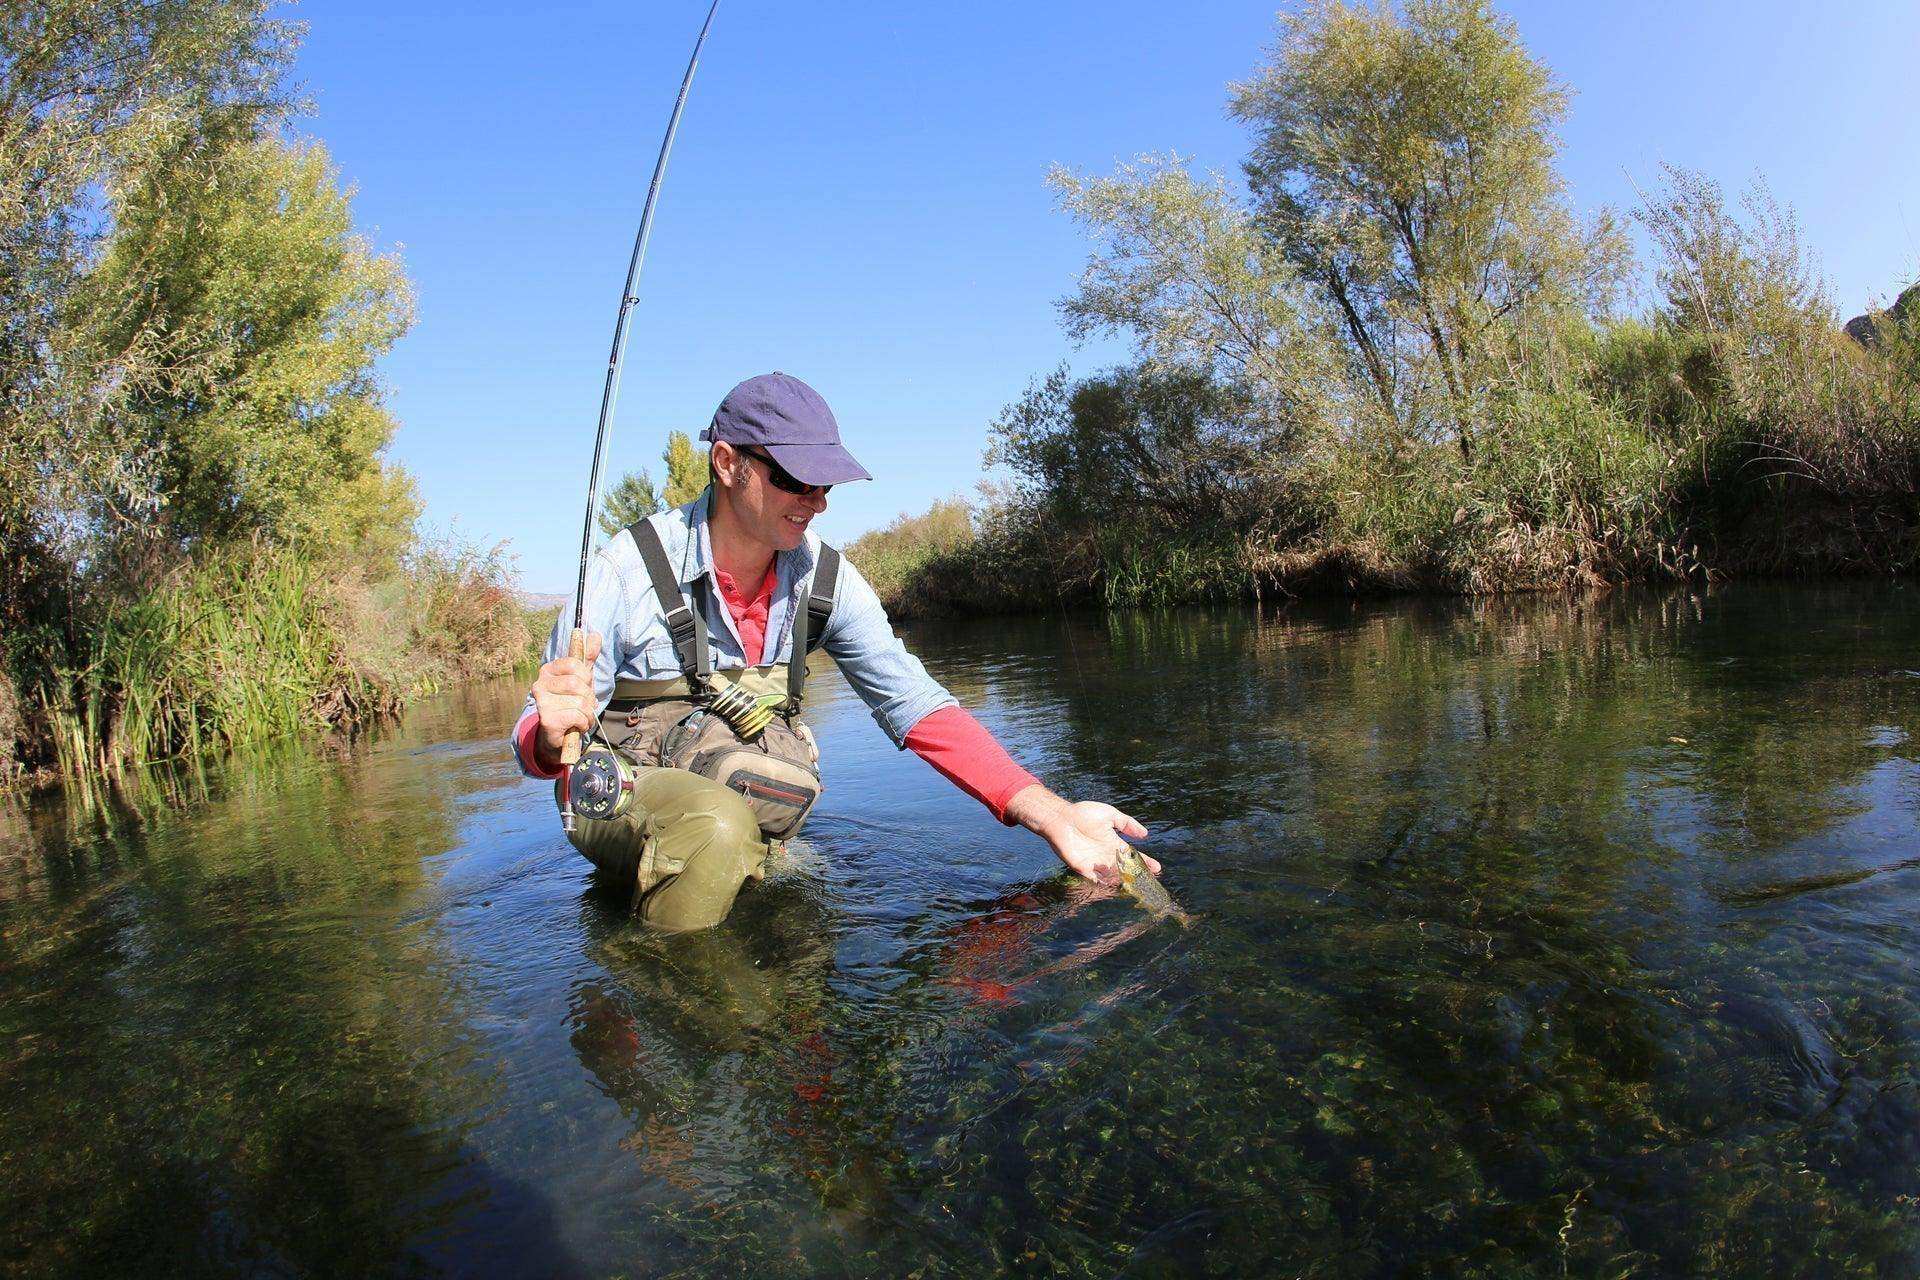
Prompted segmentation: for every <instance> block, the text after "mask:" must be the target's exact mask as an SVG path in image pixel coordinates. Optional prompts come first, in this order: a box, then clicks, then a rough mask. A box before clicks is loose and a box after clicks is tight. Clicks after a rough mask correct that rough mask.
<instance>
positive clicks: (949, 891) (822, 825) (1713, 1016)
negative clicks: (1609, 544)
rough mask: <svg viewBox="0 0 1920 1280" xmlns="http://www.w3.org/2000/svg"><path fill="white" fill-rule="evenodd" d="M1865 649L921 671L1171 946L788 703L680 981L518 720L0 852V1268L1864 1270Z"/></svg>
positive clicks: (485, 715)
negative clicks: (512, 768) (1138, 855)
mask: <svg viewBox="0 0 1920 1280" xmlns="http://www.w3.org/2000/svg"><path fill="white" fill-rule="evenodd" d="M1911 600H1912V597H1911V593H1909V592H1907V591H1905V590H1904V589H1898V588H1847V589H1838V588H1835V589H1826V588H1819V589H1809V588H1797V589H1790V590H1789V589H1777V590H1776V589H1759V588H1744V589H1740V590H1729V591H1722V592H1716V593H1714V594H1712V595H1709V596H1688V595H1685V594H1677V595H1650V594H1638V593H1620V594H1616V595H1614V596H1611V597H1607V598H1603V599H1598V600H1586V601H1570V600H1563V599H1559V598H1552V599H1542V600H1523V601H1455V602H1443V603H1430V602H1421V603H1407V604H1394V605H1388V606H1358V605H1351V604H1346V603H1336V604H1322V605H1313V606H1307V605H1298V606H1294V607H1291V608H1288V609H1286V610H1283V611H1279V612H1274V611H1271V610H1269V611H1265V612H1254V611H1245V610H1243V611H1230V610H1217V611H1206V612H1198V611H1194V612H1177V613H1163V614H1152V613H1137V614H1116V615H1106V616H1067V617H1053V618H1040V619H1029V620H1019V621H1004V620H1003V621H995V622H991V623H978V624H966V625H959V626H954V627H951V628H947V629H944V630H942V631H940V632H939V633H937V634H934V633H929V634H926V635H922V636H918V637H916V638H915V647H916V649H917V651H918V652H920V653H921V654H922V655H923V656H924V657H925V659H926V661H927V663H928V665H929V667H930V669H932V670H933V671H935V673H936V674H938V675H939V676H940V677H941V678H942V679H943V680H945V681H946V682H947V683H949V684H950V685H951V686H952V687H953V688H954V689H955V690H956V692H958V693H959V694H960V695H961V696H962V698H963V699H964V700H966V701H967V702H968V703H969V704H970V705H971V706H974V707H975V708H976V709H977V710H978V712H979V714H980V715H981V716H982V718H983V719H985V720H986V721H987V722H988V723H989V724H990V725H991V726H992V727H993V728H994V729H995V731H996V733H998V734H999V735H1000V736H1001V737H1002V738H1003V739H1004V740H1005V741H1006V742H1007V743H1008V745H1009V746H1010V748H1011V749H1012V750H1013V751H1014V752H1015V754H1016V755H1017V756H1019V757H1020V758H1021V759H1022V760H1023V761H1026V762H1028V763H1031V764H1033V765H1034V766H1035V767H1036V768H1037V769H1038V771H1040V772H1041V773H1042V774H1043V776H1046V777H1047V778H1048V780H1049V781H1050V782H1052V783H1053V784H1055V785H1056V787H1057V788H1058V789H1059V790H1062V791H1065V792H1070V793H1076V794H1085V795H1101V796H1110V797H1112V798H1114V799H1116V800H1117V801H1119V802H1121V803H1122V804H1123V805H1124V806H1125V807H1127V808H1129V809H1130V810H1131V811H1133V812H1135V813H1136V814H1138V815H1139V816H1140V817H1142V818H1143V819H1145V820H1146V821H1147V823H1148V825H1149V826H1151V827H1153V828H1155V830H1156V837H1155V840H1154V842H1153V848H1154V851H1155V852H1156V854H1157V855H1158V856H1160V857H1161V858H1162V859H1163V860H1164V861H1165V863H1166V866H1167V877H1168V882H1169V887H1170V888H1171V889H1172V891H1173V892H1174V895H1175V896H1176V897H1177V898H1178V899H1179V900H1180V901H1181V902H1182V904H1183V905H1185V906H1186V907H1188V908H1189V909H1191V910H1193V911H1195V912H1196V913H1197V914H1198V915H1199V916H1200V919H1199V921H1198V922H1197V923H1196V924H1195V925H1194V927H1192V928H1191V929H1181V928H1179V927H1177V926H1173V925H1171V924H1166V923H1159V924H1155V923H1153V922H1151V921H1148V920H1147V919H1145V918H1144V917H1142V916H1141V914H1140V913H1139V912H1138V910H1137V909H1135V908H1134V907H1133V906H1132V905H1131V904H1130V903H1129V902H1127V901H1126V900H1124V899H1115V898H1112V897H1110V896H1103V895H1101V894H1099V893H1096V892H1093V891H1091V890H1090V888H1089V887H1088V886H1085V885H1081V884H1078V883H1076V882H1073V881H1071V880H1069V879H1067V878H1065V877H1061V876H1058V875H1055V874H1052V872H1053V864H1052V863H1051V861H1050V859H1048V858H1047V857H1046V855H1045V851H1044V850H1043V849H1038V848H1037V847H1036V846H1035V845H1034V843H1033V842H1032V841H1031V840H1030V839H1029V838H1027V837H1025V836H1023V835H1020V834H1017V833H1003V832H1001V831H1000V830H999V829H998V828H995V827H993V826H992V824H991V823H989V822H988V821H987V820H986V819H984V818H983V817H982V815H980V813H979V811H978V810H977V808H975V807H971V806H970V802H967V801H965V800H964V798H962V797H958V796H956V795H954V794H952V793H951V792H949V791H947V790H945V789H944V784H942V783H940V781H939V780H938V779H937V778H934V777H933V776H932V775H931V774H930V773H928V772H926V771H925V770H923V769H921V768H920V766H918V765H917V764H916V763H914V762H912V761H911V760H903V758H901V757H900V756H898V755H897V754H896V753H894V752H893V751H892V749H891V747H890V746H888V745H887V744H884V743H878V742H877V739H876V735H875V734H874V732H873V729H872V725H871V722H870V720H869V719H868V717H867V715H866V713H865V711H864V709H862V708H860V707H858V706H857V705H856V704H855V703H853V702H852V700H851V699H850V697H849V696H848V695H847V694H846V691H845V690H844V689H840V688H838V687H837V685H836V684H835V683H834V682H831V681H825V682H823V685H822V689H821V692H820V694H819V695H818V698H817V701H816V702H815V704H814V712H813V714H814V715H815V716H816V717H817V720H818V723H817V728H818V730H819V732H820V735H821V738H822V741H823V746H824V749H825V753H826V756H827V758H828V760H829V761H830V765H829V775H830V786H829V790H828V792H827V800H826V802H825V803H824V804H823V807H822V810H821V813H820V814H819V816H818V817H817V818H816V819H815V821H814V822H813V823H812V824H811V826H810V828H809V832H810V836H809V841H808V842H806V844H804V845H803V846H802V847H801V849H800V850H799V853H798V855H797V856H796V857H795V858H794V860H793V861H791V862H790V863H788V864H786V865H785V866H783V867H781V868H780V869H778V870H777V871H776V873H775V874H774V875H772V876H771V877H770V878H769V880H768V881H767V882H766V883H765V884H763V885H761V886H758V887H757V888H755V889H754V890H753V891H751V892H749V893H747V894H746V895H744V896H743V897H742V899H741V901H740V904H739V906H738V907H737V908H736V910H735V912H734V915H733V917H732V918H731V919H730V920H729V921H728V922H727V923H726V924H725V925H723V926H722V927H721V928H719V929H716V930H713V931H711V932H709V933H705V934H701V935H697V936H692V937H680V938H670V937H661V936H658V935H652V934H649V933H646V932H645V931H643V930H640V929H637V928H636V927H635V926H634V925H633V924H632V922H631V920H630V919H629V917H628V916H627V913H626V911H625V907H624V904H623V903H620V902H619V901H617V900H614V899H609V898H606V897H604V896H602V895H600V894H598V893H596V892H595V891H593V890H592V889H591V887H590V880H589V878H588V877H587V875H586V869H585V866H584V863H582V862H581V861H580V860H579V859H578V858H577V856H575V855H573V854H572V853H571V851H570V850H569V849H568V848H567V846H566V845H565V843H564V841H563V840H562V839H561V838H560V837H559V835H558V833H557V832H556V831H555V830H554V826H553V819H552V805H551V801H550V799H549V798H548V796H547V795H546V793H545V790H544V789H543V788H541V787H538V786H535V785H533V784H528V783H524V782H521V781H518V780H516V779H515V778H513V777H512V776H511V775H510V774H509V773H508V772H507V771H506V767H505V765H504V763H503V757H504V751H503V748H502V746H501V743H500V738H501V737H502V736H503V734H504V729H505V726H506V724H507V723H508V722H509V721H510V720H511V719H512V717H513V715H514V714H515V713H516V711H517V708H518V703H519V699H520V697H521V694H522V692H523V691H522V690H520V689H519V688H518V687H515V686H505V685H503V686H498V687H491V688H476V689H472V690H465V691H462V692H461V693H460V694H459V695H458V696H456V697H453V698H449V699H447V700H444V701H442V702H440V703H438V704H436V705H434V706H432V707H430V708H426V709H423V711H422V713H421V714H418V715H415V716H413V717H410V718H409V720H408V721H407V722H406V724H404V725H403V726H401V727H399V728H398V729H395V730H388V731H383V732H382V733H378V734H374V735H371V736H370V737H369V738H368V739H366V740H364V741H361V742H357V743H353V744H348V745H346V746H345V747H343V748H341V749H340V750H338V751H336V752H334V753H332V754H324V753H316V752H314V751H313V750H311V749H309V748H297V749H282V750H279V751H277V752H269V753H264V754H263V755H261V756H258V757H250V758H247V759H245V760H242V761H239V762H236V763H235V764H234V765H233V766H231V767H225V766H223V767H220V768H208V769H203V770H200V771H197V772H196V771H194V770H193V769H191V768H187V769H182V770H176V771H173V772H171V773H166V774H161V775H156V780H153V781H151V782H149V783H147V784H143V785H147V786H149V787H150V788H152V789H153V793H152V794H149V795H147V796H145V797H144V798H143V797H141V796H137V795H123V796H121V797H119V798H118V799H116V800H114V801H113V802H112V803H110V804H104V805H99V806H95V807H93V808H91V809H89V808H86V807H85V806H82V805H79V804H74V805H69V806H65V807H62V806H58V805H49V804H45V803H41V802H36V803H35V804H33V805H32V806H29V807H28V808H26V809H24V810H21V809H18V808H15V809H12V810H7V811H4V812H0V1032H4V1039H3V1040H0V1042H3V1043H4V1044H5V1045H6V1048H5V1050H4V1054H5V1057H4V1059H0V1089H4V1091H5V1092H4V1096H5V1099H6V1101H7V1103H8V1105H7V1106H6V1107H5V1108H4V1109H0V1213H4V1214H6V1217H7V1220H8V1221H9V1223H10V1224H12V1226H13V1229H12V1230H11V1231H10V1232H9V1234H8V1236H7V1243H6V1245H5V1246H4V1247H5V1249H6V1250H7V1252H6V1253H5V1254H4V1255H3V1256H4V1259H5V1260H4V1263H0V1265H4V1266H5V1267H6V1268H7V1269H9V1270H12V1271H17V1272H21V1273H33V1274H82V1273H89V1274H90V1273H94V1272H100V1271H122V1272H124V1271H128V1270H149V1271H167V1272H184V1273H189V1274H192V1273H202V1274H232V1273H237V1272H243V1271H245V1272H251V1271H269V1272H276V1273H279V1272H284V1273H290V1274H347V1273H351V1274H416V1273H417V1274H434V1273H445V1274H561V1275H567V1274H580V1275H610V1274H649V1275H663V1276H674V1275H688V1276H691V1275H696V1274H697V1275H702V1276H707V1275H712V1274H715V1273H716V1272H717V1273H722V1274H753V1275H766V1276H774V1275H795V1276H799V1275H911V1274H917V1275H922V1276H936V1275H938V1276H947V1275H951V1276H969V1275H988V1274H1009V1273H1013V1274H1039V1275H1062V1276H1095V1275H1116V1274H1125V1275H1136V1276H1173V1275H1236V1276H1237V1275H1253V1274H1288V1275H1292V1274H1299V1275H1314V1276H1331V1277H1346V1276H1354V1277H1359V1276H1389V1275H1395V1276H1397V1275H1431V1276H1441V1275H1445V1276H1475V1277H1488V1278H1492V1277H1514V1276H1539V1277H1549V1276H1596V1277H1599V1276H1609V1277H1610V1276H1619V1275H1623V1274H1645V1275H1683V1274H1712V1275H1727V1276H1771V1275H1808V1276H1824V1275H1863V1276H1864V1275H1906V1274H1914V1273H1916V1271H1920V1224H1916V1221H1915V1213H1916V1205H1920V1083H1917V1082H1920V1002H1917V1001H1916V998H1915V996H1914V994H1913V983H1912V973H1913V970H1914V966H1915V963H1916V960H1920V929H1917V928H1916V924H1915V920H1914V917H1913V914H1912V911H1911V907H1910V903H1911V891H1912V887H1913V885H1914V884H1915V882H1916V879H1917V878H1920V854H1917V853H1916V850H1915V846H1914V840H1915V832H1916V830H1917V829H1920V759H1916V753H1915V749H1914V746H1913V743H1914V740H1915V734H1916V732H1917V731H1920V681H1916V680H1913V679H1910V678H1908V677H1907V676H1906V675H1904V674H1903V673H1905V672H1910V671H1911V670H1912V669H1913V664H1914V660H1913V654H1914V653H1915V651H1916V650H1920V610H1916V609H1915V608H1914V607H1913V605H1912V603H1911Z"/></svg>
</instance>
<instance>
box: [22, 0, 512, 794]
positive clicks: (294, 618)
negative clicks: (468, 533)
mask: <svg viewBox="0 0 1920 1280" xmlns="http://www.w3.org/2000/svg"><path fill="white" fill-rule="evenodd" d="M266 12H267V9H266V5H265V4H264V3H262V2H258V0H154V2H152V3H145V4H109V5H100V4H78V3H68V2H65V0H36V2H35V3H30V4H24V5H12V6H0V242H4V243H5V244H6V246H7V251H6V253H5V254H0V637H4V641H5V643H4V652H3V653H0V657H3V658H4V675H5V676H6V680H5V682H4V683H5V685H6V687H7V688H8V689H9V690H12V691H15V692H16V693H17V695H18V696H16V697H14V698H13V699H12V701H13V702H14V703H15V704H19V703H24V704H25V705H26V706H28V707H33V706H35V705H39V706H44V707H45V708H47V709H48V710H49V712H50V715H48V716H25V717H22V716H20V715H18V714H17V712H18V709H19V708H18V706H17V705H16V706H15V707H14V714H11V715H9V716H5V717H0V739H4V743H0V773H4V772H11V771H13V767H14V765H15V764H16V763H17V762H18V761H19V760H21V759H24V760H26V761H27V762H28V763H30V764H31V763H44V762H46V761H49V760H55V759H57V761H58V763H59V764H60V765H61V766H63V767H64V768H65V770H67V771H68V772H72V771H75V770H86V769H93V768H102V767H105V768H117V767H119V766H120V765H123V764H125V763H127V762H130V761H134V760H141V759H148V758H153V757H156V756H160V755H168V754H172V753H175V752H179V751H189V750H198V749H203V748H206V747H210V746H223V745H229V744H232V743H235V742H239V741H243V740H246V739H248V738H250V737H256V736H261V735H265V734H271V733H278V732H282V731H284V730H285V729H287V728H288V727H290V726H292V725H294V724H298V723H308V722H312V721H316V720H318V721H331V720H339V719H351V718H354V717H357V716H360V715H363V714H367V713H370V712H373V711H376V710H379V709H382V708H386V707H391V706H392V705H394V704H395V703H396V701H397V700H398V699H400V698H402V697H405V696H407V695H409V694H410V693H413V692H418V691H420V690H422V689H425V688H428V687H432V686H433V685H434V684H435V683H437V682H440V681H443V680H446V679H451V678H458V677H459V676H462V675H465V674H469V673H474V672H478V671H484V670H497V669H504V668H505V667H506V666H511V665H513V664H514V663H515V662H518V661H521V660H523V659H524V655H525V651H526V648H527V645H526V640H525V630H526V628H525V623H524V619H523V618H522V616H521V611H520V609H519V607H518V604H517V602H516V601H515V600H514V599H513V598H512V596H511V594H510V593H509V592H508V591H507V590H506V582H505V573H504V568H503V566H502V563H501V560H500V557H499V556H498V554H497V553H496V554H494V555H492V556H484V555H477V554H476V555H472V556H468V555H465V554H462V555H450V554H447V553H443V552H441V551H440V550H437V549H435V548H419V547H416V546H415V538H414V533H413V527H412V526H413V521H414V518H415V516H416V514H417V512H418V510H419V503H418V500H417V498H416V496H415V493H414V487H413V482H412V480H411V478H410V477H408V476H407V475H406V474H405V472H403V471H401V470H400V469H399V468H397V467H395V466H393V465H391V464H390V463H388V462H387V461H386V460H385V458H384V451H385V449H386V446H387V444H388V442H389V441H390V439H391V437H392V435H393V431H394V428H395V424H394V421H393V419H392V417H391V415H390V414H389V413H388V412H387V409H386V407H385V405H384V403H383V400H384V395H383V388H382V387H381V384H380V382H379V379H378V377H377V375H376V370H375V366H376V363H377V361H378V360H379V358H380V357H381V356H382V355H383V354H385V353H386V352H387V351H388V350H389V349H390V348H391V346H392V344H393V343H394V342H395V341H396V340H397V339H398V338H399V337H400V335H401V334H402V333H404V332H405V330H406V327H407V325H408V323H409V321H410V319H411V310H412V301H411V292H410V289H409V287H408V284H407V282H406V280H405V277H404V276H403V274H402V273H401V269H400V265H399V263H398V262H397V261H396V260H395V259H394V258H392V257H390V256H385V255H380V254H377V253H375V252H374V251H373V250H372V249H371V248H370V247H369V246H368V245H367V244H366V243H365V241H364V240H362V239H361V238H360V237H358V236H356V235H355V234H354V233H353V229H352V218H351V212H350V208H349V201H350V194H351V193H350V192H349V191H347V190H345V189H343V188H342V186H341V184H340V181H339V179H338V176H337V175H336V174H335V172H334V171H333V169H332V168H331V166H330V165H329V163H328V160H327V157H326V153H325V152H324V151H323V150H322V149H321V148H320V147H319V146H317V145H314V144H303V143H298V142H294V141H290V140H287V139H286V138H284V137H282V136H281V134H280V132H279V130H280V127H281V126H282V125H283V124H284V121H285V117H286V115H287V112H288V109H289V107H290V105H291V103H290V100H289V98H288V95H287V93H286V91H285V90H284V88H283V86H282V76H283V73H284V71H285V68H286V66H287V65H288V62H289V60H290V58H291V55H292V51H293V43H294V38H295V36H296V34H297V28H296V27H294V26H292V25H290V24H287V23H284V22H278V21H272V20H269V19H268V18H267V16H266ZM368 583H372V584H373V585H371V586H369V585H366V584H368ZM381 598H384V599H387V600H388V601H390V607H388V608H387V609H385V611H384V612H382V611H380V610H375V611H374V612H373V614H371V615H369V614H367V612H366V609H365V608H363V607H362V606H366V605H368V602H370V601H374V600H376V599H381ZM368 617H375V618H377V624H378V625H365V626H363V625H362V624H363V623H365V622H366V621H367V618H368ZM396 649H397V650H398V651H399V652H398V653H395V652H387V650H396ZM0 709H4V708H0ZM49 725H50V726H51V727H50V728H49V727H48V726H49Z"/></svg>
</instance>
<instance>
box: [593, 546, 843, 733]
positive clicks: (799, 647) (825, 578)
mask: <svg viewBox="0 0 1920 1280" xmlns="http://www.w3.org/2000/svg"><path fill="white" fill-rule="evenodd" d="M627 532H628V533H629V534H631V535H632V536H633V541H634V545H635V546H637V547H639V548H640V559H641V560H642V561H644V562H645V563H646V566H647V576H648V577H649V578H652V579H653V594H654V595H655V596H657V597H659V600H660V608H661V610H662V611H663V612H664V613H665V614H666V618H667V633H668V634H669V635H671V636H672V637H673V652H674V656H675V657H677V658H679V660H680V673H681V674H682V675H684V676H686V677H687V683H688V684H689V685H691V686H693V689H694V691H695V692H697V693H704V692H705V691H706V688H707V676H708V674H709V673H710V672H711V671H712V670H713V666H712V658H711V657H710V656H709V654H708V652H707V627H706V622H707V620H706V619H705V618H704V617H702V616H701V615H700V614H699V613H698V612H697V611H695V610H693V609H690V608H688V607H687V599H686V597H685V596H684V595H682V594H681V593H680V579H679V578H677V577H676V576H674V572H673V565H672V563H671V562H669V561H668V559H667V549H666V547H665V546H664V545H663V544H662V543H661V541H660V531H659V530H658V529H656V528H654V527H653V521H651V520H636V521H634V523H633V524H632V526H631V527H629V528H628V530H627ZM839 585H840V553H839V552H838V551H836V550H834V549H833V548H832V547H830V546H828V545H827V544H826V543H824V542H823V543H821V544H820V558H819V560H818V561H817V562H816V563H815V565H814V568H813V585H812V587H811V589H809V591H808V592H807V602H806V607H805V608H803V609H800V610H799V611H798V612H796V613H795V614H794V618H793V652H792V654H790V655H789V656H788V658H787V708H786V714H787V715H788V716H789V717H792V716H794V715H796V714H798V713H799V710H800V698H801V691H802V690H803V689H804V688H805V686H806V682H807V654H808V653H810V652H812V650H813V649H815V648H818V647H819V644H820V641H821V639H822V637H824V636H825V635H826V634H827V623H828V621H829V620H831V619H832V617H833V598H834V594H835V592H836V591H837V589H838V588H839Z"/></svg>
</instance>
